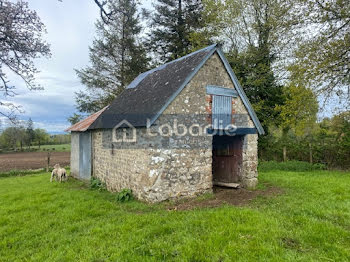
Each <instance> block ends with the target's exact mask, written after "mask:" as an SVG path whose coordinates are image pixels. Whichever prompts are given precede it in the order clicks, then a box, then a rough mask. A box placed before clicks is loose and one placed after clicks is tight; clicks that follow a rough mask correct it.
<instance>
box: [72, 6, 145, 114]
mask: <svg viewBox="0 0 350 262" xmlns="http://www.w3.org/2000/svg"><path fill="white" fill-rule="evenodd" d="M107 6H108V9H109V10H112V14H113V15H111V16H110V18H109V19H110V20H109V23H108V24H106V23H104V22H103V21H101V20H99V21H98V22H97V24H96V28H97V34H98V37H97V38H96V39H95V40H94V42H93V44H92V47H90V62H91V65H90V66H88V67H86V68H84V69H81V70H76V72H77V75H78V77H79V78H80V80H81V82H82V83H83V84H84V85H85V86H86V88H87V89H86V91H81V92H78V93H76V102H77V108H78V110H79V111H81V112H87V113H92V112H96V111H98V110H100V109H101V108H103V107H104V106H106V105H108V104H110V103H111V101H113V99H114V98H115V97H116V96H117V95H119V94H120V93H121V92H122V91H123V90H124V88H125V87H126V86H127V85H128V84H129V83H130V82H131V81H132V80H133V79H134V78H135V77H136V76H137V75H139V74H140V73H141V72H144V71H146V70H147V67H148V61H149V59H148V58H147V56H146V52H145V49H144V47H143V46H142V44H141V43H140V41H139V40H138V39H139V38H140V32H141V27H140V25H139V22H138V20H139V16H138V14H137V6H138V4H137V2H136V1H135V0H110V1H108V3H107ZM113 10H118V12H117V11H115V12H114V11H113ZM121 11H122V12H121Z"/></svg>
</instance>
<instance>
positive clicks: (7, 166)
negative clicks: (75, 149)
mask: <svg viewBox="0 0 350 262" xmlns="http://www.w3.org/2000/svg"><path fill="white" fill-rule="evenodd" d="M69 162H70V152H52V153H51V161H50V166H53V165H55V164H56V163H59V164H60V165H61V166H68V165H69ZM46 163H47V152H22V153H8V154H0V172H5V171H10V170H13V169H18V170H26V169H38V168H44V167H46Z"/></svg>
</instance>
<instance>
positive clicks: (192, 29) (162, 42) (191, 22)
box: [148, 0, 203, 62]
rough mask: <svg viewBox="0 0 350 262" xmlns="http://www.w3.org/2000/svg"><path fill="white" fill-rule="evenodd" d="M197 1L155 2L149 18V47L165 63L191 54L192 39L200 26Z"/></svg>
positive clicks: (198, 2) (192, 47)
mask: <svg viewBox="0 0 350 262" xmlns="http://www.w3.org/2000/svg"><path fill="white" fill-rule="evenodd" d="M202 10H203V6H202V3H201V1H200V0H158V2H157V4H156V5H155V13H154V15H153V16H152V17H151V28H152V29H151V32H150V34H149V42H148V47H149V49H150V50H151V51H153V52H154V53H155V54H156V55H157V56H158V58H159V60H160V62H168V61H171V60H173V59H176V58H179V57H181V56H183V55H186V54H188V53H190V52H191V51H192V50H193V49H194V48H195V47H194V45H193V44H192V43H191V37H193V36H194V34H195V33H196V32H197V31H198V30H200V29H201V28H202V27H203V24H202V23H201V17H202Z"/></svg>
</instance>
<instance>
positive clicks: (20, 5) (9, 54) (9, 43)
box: [0, 0, 50, 121]
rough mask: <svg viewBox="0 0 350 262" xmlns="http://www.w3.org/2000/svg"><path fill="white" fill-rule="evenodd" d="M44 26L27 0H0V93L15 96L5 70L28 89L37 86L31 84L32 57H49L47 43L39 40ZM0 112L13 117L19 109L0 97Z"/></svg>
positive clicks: (33, 83)
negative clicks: (16, 77) (14, 1)
mask: <svg viewBox="0 0 350 262" xmlns="http://www.w3.org/2000/svg"><path fill="white" fill-rule="evenodd" d="M44 32H45V26H44V24H43V23H42V22H41V21H40V18H39V17H38V15H37V13H36V12H35V11H33V10H30V9H29V8H28V3H26V2H24V1H17V2H16V3H13V2H10V1H8V0H0V94H1V95H3V96H5V97H7V96H15V95H16V92H15V86H13V85H12V84H10V80H9V79H8V74H7V72H12V73H13V74H14V75H16V76H18V77H20V78H21V79H22V80H23V82H24V83H25V84H26V86H27V88H28V89H29V90H37V89H40V88H41V87H40V86H39V85H37V84H35V74H36V73H37V72H38V70H37V68H36V67H35V65H34V63H33V60H34V59H35V58H38V57H40V56H45V57H49V56H50V49H49V45H48V44H47V43H46V42H45V41H44V40H42V34H43V33H44ZM0 108H1V111H0V115H2V116H5V117H7V118H9V119H10V120H12V121H13V120H14V119H15V114H16V113H18V112H21V109H20V107H19V106H18V105H15V104H13V103H9V102H5V101H1V100H0Z"/></svg>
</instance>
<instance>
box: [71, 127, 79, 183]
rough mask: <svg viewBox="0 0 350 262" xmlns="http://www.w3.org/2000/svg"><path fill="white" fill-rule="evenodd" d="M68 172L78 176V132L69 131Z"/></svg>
mask: <svg viewBox="0 0 350 262" xmlns="http://www.w3.org/2000/svg"><path fill="white" fill-rule="evenodd" d="M70 173H71V175H72V176H74V177H76V178H78V177H79V132H72V133H71V152H70Z"/></svg>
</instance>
